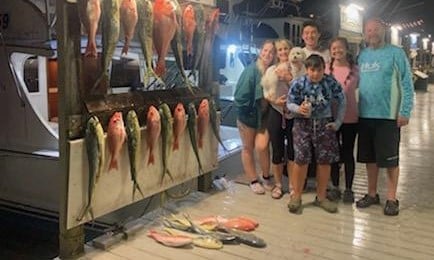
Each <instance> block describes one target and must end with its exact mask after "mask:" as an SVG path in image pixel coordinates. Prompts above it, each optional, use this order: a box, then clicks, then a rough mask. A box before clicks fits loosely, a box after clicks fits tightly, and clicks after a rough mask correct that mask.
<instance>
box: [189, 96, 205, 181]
mask: <svg viewBox="0 0 434 260" xmlns="http://www.w3.org/2000/svg"><path fill="white" fill-rule="evenodd" d="M187 115H188V117H187V128H188V134H189V136H190V142H191V146H192V148H193V152H194V155H195V156H196V159H197V162H198V164H199V172H200V173H203V168H202V163H201V162H200V157H199V148H198V147H197V112H196V107H195V106H194V103H193V102H190V103H189V104H188V107H187Z"/></svg>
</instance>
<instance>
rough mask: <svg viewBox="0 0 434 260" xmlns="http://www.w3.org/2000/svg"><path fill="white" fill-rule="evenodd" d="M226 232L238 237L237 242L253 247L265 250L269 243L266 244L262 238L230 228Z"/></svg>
mask: <svg viewBox="0 0 434 260" xmlns="http://www.w3.org/2000/svg"><path fill="white" fill-rule="evenodd" d="M225 232H227V233H229V234H231V235H234V236H236V238H237V240H238V241H239V242H241V243H243V244H246V245H249V246H252V247H258V248H263V247H266V246H267V243H265V241H264V240H263V239H262V238H260V237H258V236H256V235H254V234H253V233H249V232H244V231H240V230H235V229H230V228H228V229H225Z"/></svg>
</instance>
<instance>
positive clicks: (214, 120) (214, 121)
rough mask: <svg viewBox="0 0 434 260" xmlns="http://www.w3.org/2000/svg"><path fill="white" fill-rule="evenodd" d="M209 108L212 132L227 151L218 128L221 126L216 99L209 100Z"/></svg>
mask: <svg viewBox="0 0 434 260" xmlns="http://www.w3.org/2000/svg"><path fill="white" fill-rule="evenodd" d="M208 106H209V117H210V121H211V128H212V131H213V133H214V135H215V137H216V138H217V141H218V142H219V143H220V145H221V146H222V147H223V149H224V150H225V151H227V150H228V149H226V147H225V145H224V144H223V141H222V138H221V137H220V132H219V128H218V125H219V124H220V117H219V116H218V115H217V106H216V103H215V101H214V99H212V98H210V99H209V100H208Z"/></svg>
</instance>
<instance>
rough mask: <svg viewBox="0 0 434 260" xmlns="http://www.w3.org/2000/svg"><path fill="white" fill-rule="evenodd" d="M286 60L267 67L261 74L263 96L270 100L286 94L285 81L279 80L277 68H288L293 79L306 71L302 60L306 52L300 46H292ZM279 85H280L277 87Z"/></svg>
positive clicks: (286, 86)
mask: <svg viewBox="0 0 434 260" xmlns="http://www.w3.org/2000/svg"><path fill="white" fill-rule="evenodd" d="M288 57H289V60H288V62H284V63H280V64H279V65H277V66H274V69H273V68H269V69H268V70H267V71H266V72H265V74H264V76H262V80H261V85H262V87H263V88H264V97H265V98H267V99H270V100H276V99H277V98H278V97H279V96H281V95H286V94H287V93H286V92H287V91H288V85H287V83H286V82H279V78H278V76H277V73H276V71H277V70H290V71H291V75H292V78H293V79H296V78H298V77H300V76H303V75H304V74H305V73H306V69H305V66H304V60H305V59H306V54H305V53H304V51H303V49H302V48H300V47H294V48H292V49H291V51H290V52H289V55H288ZM279 85H280V87H279Z"/></svg>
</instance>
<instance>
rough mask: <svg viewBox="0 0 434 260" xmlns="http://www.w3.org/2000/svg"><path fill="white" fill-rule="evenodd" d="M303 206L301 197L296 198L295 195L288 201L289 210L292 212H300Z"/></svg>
mask: <svg viewBox="0 0 434 260" xmlns="http://www.w3.org/2000/svg"><path fill="white" fill-rule="evenodd" d="M300 208H301V199H300V198H299V199H296V198H294V196H291V197H290V199H289V202H288V210H289V212H291V213H294V214H296V213H298V212H299V210H300Z"/></svg>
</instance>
